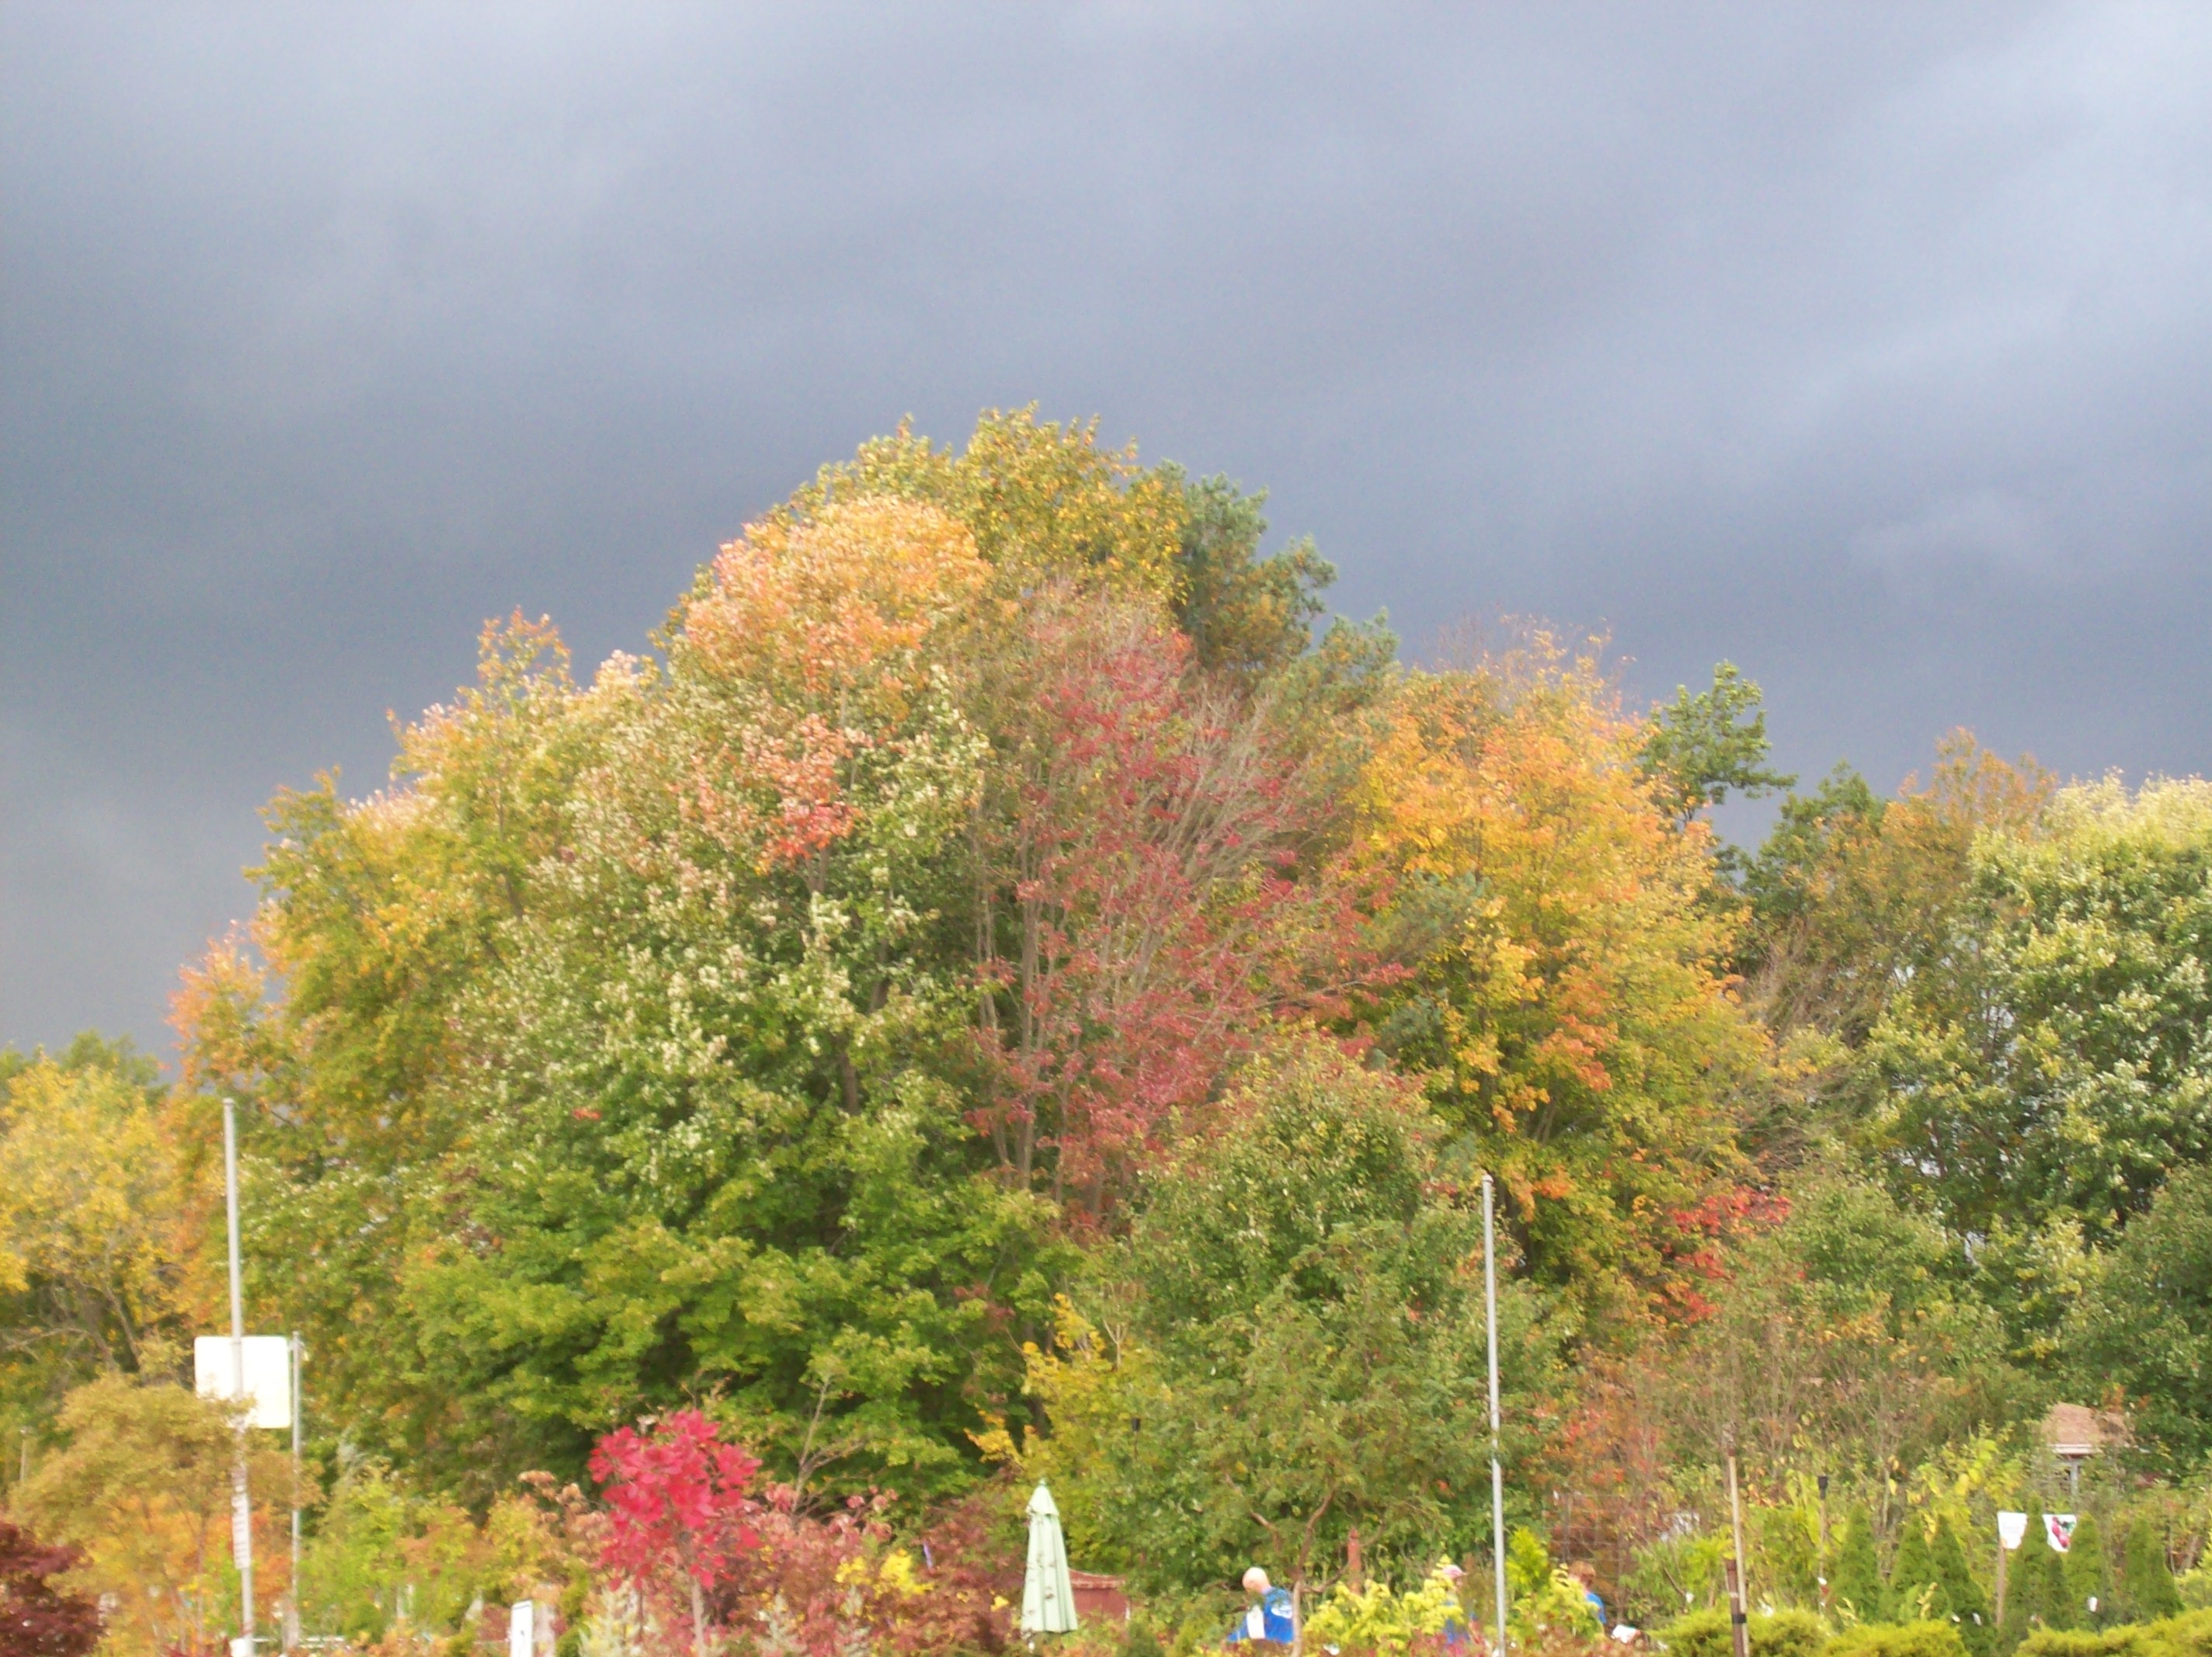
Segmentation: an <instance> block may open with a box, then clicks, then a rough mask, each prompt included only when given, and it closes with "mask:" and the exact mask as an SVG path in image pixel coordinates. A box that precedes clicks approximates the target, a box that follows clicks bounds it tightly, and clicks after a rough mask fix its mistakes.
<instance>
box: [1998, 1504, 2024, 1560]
mask: <svg viewBox="0 0 2212 1657" xmlns="http://www.w3.org/2000/svg"><path fill="white" fill-rule="evenodd" d="M1997 1540H1998V1541H1999V1542H2001V1543H2002V1544H2003V1545H2004V1551H2006V1552H2007V1553H2017V1552H2018V1551H2020V1545H2021V1543H2023V1542H2025V1541H2027V1514H2024V1513H2005V1512H2003V1511H2002V1510H2000V1511H1999V1513H1998V1514H1997Z"/></svg>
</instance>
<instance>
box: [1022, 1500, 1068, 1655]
mask: <svg viewBox="0 0 2212 1657" xmlns="http://www.w3.org/2000/svg"><path fill="white" fill-rule="evenodd" d="M1022 1632H1023V1633H1024V1634H1073V1633H1074V1632H1075V1589H1074V1587H1073V1586H1072V1585H1071V1584H1070V1583H1069V1581H1068V1580H1067V1539H1066V1538H1065V1537H1063V1536H1062V1535H1061V1534H1060V1509H1059V1508H1055V1507H1054V1506H1053V1504H1052V1492H1051V1491H1050V1490H1047V1489H1045V1487H1044V1486H1043V1485H1042V1484H1039V1485H1038V1486H1037V1487H1036V1494H1035V1495H1033V1496H1030V1568H1029V1569H1028V1570H1027V1571H1026V1572H1025V1573H1024V1575H1023V1576H1022Z"/></svg>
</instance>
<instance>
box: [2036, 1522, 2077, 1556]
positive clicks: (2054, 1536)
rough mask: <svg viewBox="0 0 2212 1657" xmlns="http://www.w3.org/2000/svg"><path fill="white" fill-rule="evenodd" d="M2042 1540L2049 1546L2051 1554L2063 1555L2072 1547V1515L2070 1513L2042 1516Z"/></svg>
mask: <svg viewBox="0 0 2212 1657" xmlns="http://www.w3.org/2000/svg"><path fill="white" fill-rule="evenodd" d="M2043 1539H2044V1540H2045V1541H2046V1542H2048V1543H2050V1544H2051V1552H2053V1553H2064V1552H2065V1551H2067V1550H2068V1549H2069V1548H2070V1547H2072V1546H2073V1545H2074V1515H2073V1514H2070V1513H2047V1514H2044V1515H2043Z"/></svg>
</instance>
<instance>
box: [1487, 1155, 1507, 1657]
mask: <svg viewBox="0 0 2212 1657" xmlns="http://www.w3.org/2000/svg"><path fill="white" fill-rule="evenodd" d="M1492 1205H1493V1199H1492V1187H1491V1181H1490V1175H1489V1174H1484V1175H1483V1176H1482V1298H1483V1310H1484V1313H1485V1314H1486V1317H1487V1318H1488V1320H1489V1324H1490V1557H1491V1561H1492V1565H1493V1566H1494V1567H1495V1569H1496V1573H1497V1578H1498V1582H1497V1587H1498V1634H1497V1637H1496V1639H1495V1640H1494V1641H1493V1642H1492V1646H1493V1648H1494V1649H1496V1650H1497V1651H1498V1652H1500V1653H1503V1652H1504V1649H1505V1470H1504V1466H1503V1464H1502V1463H1501V1462H1500V1460H1499V1459H1498V1226H1497V1221H1496V1219H1495V1217H1493V1211H1492Z"/></svg>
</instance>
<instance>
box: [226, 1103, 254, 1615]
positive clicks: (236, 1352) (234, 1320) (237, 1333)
mask: <svg viewBox="0 0 2212 1657" xmlns="http://www.w3.org/2000/svg"><path fill="white" fill-rule="evenodd" d="M222 1180H223V1192H224V1195H225V1197H226V1198H227V1199H228V1209H229V1218H230V1383H231V1385H230V1391H231V1399H232V1401H233V1402H234V1404H241V1405H242V1404H243V1403H244V1401H245V1399H246V1294H245V1290H244V1288H243V1287H242V1285H241V1284H240V1278H239V1269H238V1108H237V1106H236V1105H234V1103H232V1102H231V1101H229V1100H228V1099H226V1100H224V1101H223V1102H222ZM230 1552H231V1557H232V1558H233V1559H234V1560H236V1561H237V1563H238V1596H239V1605H240V1613H239V1615H240V1623H241V1624H243V1626H244V1630H245V1636H244V1637H245V1641H246V1651H247V1652H248V1653H249V1654H251V1653H252V1650H253V1498H252V1496H250V1495H249V1494H248V1493H247V1491H246V1417H244V1416H243V1415H241V1416H240V1417H239V1421H238V1451H237V1454H236V1455H235V1456H234V1458H233V1459H232V1460H231V1464H230Z"/></svg>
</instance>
